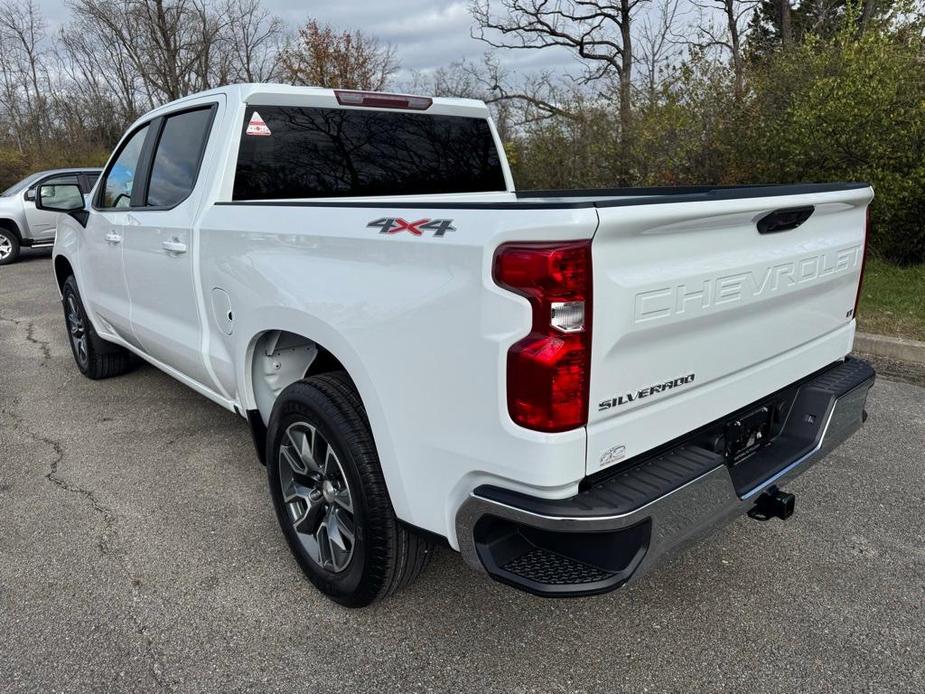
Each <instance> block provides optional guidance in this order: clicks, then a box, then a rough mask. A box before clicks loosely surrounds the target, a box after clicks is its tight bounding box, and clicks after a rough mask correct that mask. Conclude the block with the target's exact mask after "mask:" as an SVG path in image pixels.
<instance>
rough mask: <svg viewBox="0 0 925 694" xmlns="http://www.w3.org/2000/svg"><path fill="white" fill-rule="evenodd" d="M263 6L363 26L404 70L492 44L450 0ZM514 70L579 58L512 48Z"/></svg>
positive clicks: (61, 11) (278, 1)
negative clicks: (472, 32) (394, 55)
mask: <svg viewBox="0 0 925 694" xmlns="http://www.w3.org/2000/svg"><path fill="white" fill-rule="evenodd" d="M37 2H38V5H39V6H40V7H41V8H42V10H43V12H44V13H45V16H46V17H47V18H48V20H49V24H50V25H51V26H52V27H55V26H58V25H60V24H61V23H63V22H65V21H67V17H68V10H67V8H66V7H65V6H64V3H63V2H61V0H37ZM263 4H264V6H265V7H267V8H268V9H269V10H271V11H272V12H274V13H276V14H278V15H279V16H280V17H282V18H283V19H284V20H285V21H286V22H288V23H289V24H290V25H291V26H298V25H301V24H304V23H305V22H306V21H307V20H308V19H310V18H314V19H317V20H318V21H320V22H323V23H327V24H332V25H334V26H335V27H337V28H341V29H360V30H362V31H363V32H364V33H368V34H370V35H373V36H376V37H378V38H379V39H381V40H383V41H386V42H388V43H391V44H392V45H394V46H395V48H396V50H397V53H398V58H399V61H400V62H401V69H402V73H401V74H400V75H399V77H400V78H401V77H406V76H407V75H408V74H409V72H410V71H412V70H419V71H423V72H426V71H428V70H432V69H434V68H437V67H440V66H441V65H446V64H448V63H452V62H454V61H457V60H461V59H463V58H469V59H472V60H479V59H480V58H481V56H482V55H483V53H484V52H485V49H486V48H487V45H486V44H484V43H482V42H481V41H478V40H477V39H473V38H471V37H470V35H469V32H470V30H471V28H472V25H473V22H472V17H471V16H470V15H469V12H468V11H467V5H468V3H467V2H465V1H463V2H452V1H450V0H335V1H334V2H330V1H329V2H324V1H323V0H303V1H302V2H292V1H290V2H286V0H264V1H263ZM503 60H504V65H505V67H506V68H507V71H508V72H512V71H517V70H524V71H533V70H538V69H544V70H545V69H550V70H553V71H565V70H567V69H569V67H574V65H575V61H574V59H573V58H572V57H571V56H570V55H569V54H568V53H567V52H565V51H564V50H559V49H546V50H543V51H506V52H505V54H504V56H503Z"/></svg>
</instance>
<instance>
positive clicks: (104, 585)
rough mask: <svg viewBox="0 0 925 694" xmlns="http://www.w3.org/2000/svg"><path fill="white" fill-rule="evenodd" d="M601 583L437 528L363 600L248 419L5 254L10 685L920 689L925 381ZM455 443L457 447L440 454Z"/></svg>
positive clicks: (2, 512) (878, 403)
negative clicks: (337, 594) (613, 588)
mask: <svg viewBox="0 0 925 694" xmlns="http://www.w3.org/2000/svg"><path fill="white" fill-rule="evenodd" d="M868 409H869V412H870V419H869V420H868V422H867V425H866V427H865V428H864V429H863V430H862V432H861V433H859V434H858V435H856V436H855V437H854V438H853V439H852V440H851V441H849V442H848V443H847V444H846V445H844V446H843V447H842V448H840V449H839V450H837V451H836V452H835V453H834V454H833V455H831V456H830V457H829V458H828V459H827V460H826V461H824V462H823V463H820V464H819V465H818V466H816V467H815V468H814V469H813V470H812V471H810V472H809V473H808V474H807V475H805V476H803V477H802V478H800V479H799V480H797V481H796V482H795V483H793V484H792V485H790V486H789V487H788V491H791V492H793V493H795V494H796V495H797V505H796V514H795V515H794V517H793V518H791V519H790V520H789V521H787V522H786V523H782V522H780V521H770V522H767V523H758V522H755V521H752V520H748V519H745V518H743V519H740V520H738V521H736V522H735V523H733V524H732V525H730V526H728V527H727V528H725V529H724V530H721V531H720V532H718V533H717V534H715V535H714V536H712V537H711V538H710V539H708V540H706V541H705V542H703V543H701V544H699V545H697V546H696V547H694V548H692V549H690V550H688V551H687V552H686V553H685V554H683V555H681V556H679V557H678V558H676V559H674V560H673V561H672V562H670V563H668V564H666V565H664V566H663V567H661V568H660V569H658V570H656V571H655V572H653V573H651V574H650V575H649V576H648V577H646V578H645V579H644V580H643V581H641V582H640V583H639V584H637V585H634V586H632V587H630V588H627V589H625V590H621V591H617V592H615V593H611V594H608V595H604V596H600V597H595V598H586V599H579V600H565V601H561V600H560V601H553V600H544V599H541V598H535V597H532V596H529V595H525V594H522V593H518V592H515V591H513V590H511V589H509V588H506V587H504V586H501V585H499V584H496V583H493V582H491V581H489V580H487V579H484V578H482V577H480V576H479V575H477V574H475V573H473V572H471V571H470V570H469V569H467V568H466V567H465V566H464V565H463V563H462V561H461V559H460V558H459V557H458V555H456V554H455V553H454V552H452V551H450V550H440V551H439V553H438V556H437V557H436V560H435V561H434V563H433V564H432V565H431V567H430V568H429V569H428V571H427V572H425V574H424V575H423V577H422V578H421V579H420V580H419V581H418V582H417V583H416V584H414V585H413V586H412V587H411V588H410V589H409V590H407V591H405V592H403V593H400V594H399V595H398V596H396V597H395V598H393V599H391V600H388V601H386V602H384V603H380V604H377V605H374V606H373V607H371V608H367V609H364V610H359V611H350V610H347V609H344V608H341V607H339V606H337V605H335V604H334V603H331V602H329V601H328V600H326V599H325V598H324V597H322V596H321V595H320V594H319V593H318V592H316V591H315V590H314V589H313V588H312V586H311V585H310V584H309V583H307V582H306V581H305V580H303V578H302V575H301V573H300V572H299V570H298V568H297V567H296V564H295V562H294V561H293V560H292V559H291V558H290V555H289V551H288V549H287V548H286V545H285V542H284V540H283V537H282V535H281V533H280V532H279V530H278V528H277V524H276V519H275V517H274V515H273V511H272V508H271V505H270V501H269V497H268V494H267V490H266V479H265V473H264V469H263V468H262V467H261V466H260V465H259V464H258V463H257V461H256V458H255V456H254V452H253V449H252V446H251V442H250V436H249V433H248V430H247V427H246V424H245V422H244V420H242V419H240V418H238V417H236V416H235V415H233V414H231V413H229V412H226V411H225V410H223V409H221V408H220V407H218V406H217V405H214V404H212V403H210V402H209V401H207V400H205V399H204V398H202V397H200V396H199V395H197V394H196V393H194V392H193V391H191V390H188V389H187V388H185V387H184V386H182V385H180V384H179V383H177V382H175V381H173V380H172V379H170V378H169V377H168V376H166V375H164V374H162V373H160V372H159V371H157V370H156V369H154V368H152V367H150V366H140V367H139V368H137V369H136V370H135V371H133V372H132V373H130V374H128V375H126V376H123V377H120V378H116V379H112V380H108V381H99V382H93V381H90V380H88V379H86V378H84V377H83V376H81V375H80V374H79V373H78V372H77V369H76V367H75V366H74V365H73V360H72V357H71V353H70V349H69V347H68V343H67V339H66V335H65V331H64V321H63V318H62V312H61V307H60V304H59V302H58V300H57V295H56V291H55V288H54V285H53V279H52V271H51V262H50V260H49V258H48V254H47V252H46V253H44V254H42V253H34V252H33V253H29V254H28V255H27V257H25V258H24V259H23V261H22V262H20V263H18V264H16V265H11V266H8V267H2V268H0V691H3V692H20V691H91V690H92V691H144V692H150V691H155V692H156V691H165V692H174V691H176V692H194V691H226V692H237V691H246V690H247V691H251V690H256V691H287V692H294V691H306V692H353V691H358V692H367V691H368V692H406V691H408V692H418V691H421V692H423V691H466V692H481V691H503V692H572V691H575V692H585V691H587V692H591V691H594V692H615V691H632V692H641V691H685V692H702V691H750V692H753V691H754V692H761V691H784V690H787V691H807V692H808V691H813V692H815V691H832V692H844V691H890V692H921V691H923V689H925V512H923V509H925V389H923V388H921V387H919V386H916V385H911V384H905V383H899V382H893V381H889V380H886V379H883V378H881V379H880V380H879V381H878V383H877V385H876V386H875V388H874V390H873V391H872V392H871V398H870V400H869V402H868ZM435 464H439V461H435Z"/></svg>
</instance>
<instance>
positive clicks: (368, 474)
mask: <svg viewBox="0 0 925 694" xmlns="http://www.w3.org/2000/svg"><path fill="white" fill-rule="evenodd" d="M267 476H268V480H269V485H270V495H271V497H272V499H273V506H274V507H275V509H276V516H277V519H278V520H279V524H280V527H281V528H282V531H283V535H284V536H285V537H286V541H287V542H288V544H289V548H290V549H291V550H292V553H293V555H295V558H296V561H297V562H298V564H299V566H300V567H301V569H302V571H303V572H304V573H305V576H306V577H307V578H308V579H309V580H310V581H311V582H312V583H313V584H314V585H315V586H316V587H317V588H318V589H319V590H321V591H322V592H323V593H325V595H327V596H329V597H330V598H332V599H333V600H335V601H336V602H338V603H340V604H342V605H346V606H348V607H362V606H364V605H368V604H369V603H371V602H373V601H374V600H376V599H378V598H383V597H386V596H388V595H391V594H392V593H394V592H396V591H397V590H399V589H400V588H402V587H404V586H405V585H407V584H409V583H410V582H411V581H413V580H414V579H415V578H416V577H417V576H418V575H419V574H420V573H421V571H422V570H423V569H424V567H425V566H426V565H427V563H428V562H429V560H430V557H431V555H432V552H433V546H432V544H431V543H430V542H429V541H428V540H426V539H425V538H423V537H421V536H419V535H417V534H415V533H413V532H411V531H410V530H408V529H407V528H405V527H404V526H403V525H401V524H400V523H399V522H398V518H396V516H395V512H394V510H393V509H392V503H391V501H390V500H389V495H388V491H387V489H386V486H385V479H384V478H383V476H382V469H381V467H380V465H379V456H378V455H377V453H376V446H375V443H374V442H373V437H372V432H371V431H370V428H369V422H368V420H367V417H366V410H365V409H364V407H363V404H362V402H361V401H360V397H359V395H358V394H357V392H356V389H355V388H354V387H353V383H352V382H351V381H350V379H349V377H348V376H347V374H345V373H343V372H333V373H327V374H322V375H319V376H313V377H311V378H308V379H305V380H304V381H298V382H296V383H293V384H292V385H290V386H289V387H287V388H286V389H285V390H284V391H283V392H282V393H281V394H280V396H279V397H278V398H277V401H276V404H275V405H274V406H273V413H272V415H271V416H270V426H269V429H268V433H267Z"/></svg>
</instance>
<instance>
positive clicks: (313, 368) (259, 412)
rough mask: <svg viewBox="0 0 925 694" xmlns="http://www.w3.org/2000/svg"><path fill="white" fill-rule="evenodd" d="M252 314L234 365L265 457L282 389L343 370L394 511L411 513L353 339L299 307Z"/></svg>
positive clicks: (380, 408)
mask: <svg viewBox="0 0 925 694" xmlns="http://www.w3.org/2000/svg"><path fill="white" fill-rule="evenodd" d="M248 314H249V317H254V318H258V317H259V318H258V320H248V321H246V322H247V327H246V329H245V327H244V325H242V326H240V327H241V330H240V333H239V335H240V337H239V338H238V339H239V340H240V342H238V343H237V354H238V355H239V356H238V357H237V358H236V359H235V363H236V367H235V370H236V373H237V382H238V386H237V390H238V393H239V398H240V403H241V406H242V407H243V408H244V410H245V412H244V413H243V414H244V415H245V416H246V417H247V420H248V423H249V424H250V429H251V434H252V436H253V438H254V444H255V446H256V447H257V449H258V455H259V457H260V459H261V462H263V459H264V457H265V452H266V451H265V449H266V427H267V424H268V423H269V419H270V413H271V411H272V409H273V404H274V403H275V402H276V398H277V397H278V396H279V393H280V392H282V390H283V388H285V387H286V386H288V385H289V384H290V383H293V382H295V381H297V380H300V379H303V378H305V377H307V376H313V375H315V374H320V373H324V372H326V371H332V370H342V371H344V372H345V373H346V374H347V375H348V376H349V378H350V380H351V382H352V383H353V385H354V387H355V388H356V391H357V393H358V394H359V396H360V402H361V403H362V404H363V407H364V409H365V410H366V416H367V419H368V421H369V425H370V429H371V431H372V434H373V440H374V441H375V444H376V450H377V452H378V454H379V461H380V464H381V466H382V472H383V476H384V477H385V481H386V486H387V488H388V490H389V496H390V498H391V501H392V505H393V507H394V509H395V512H396V514H397V515H398V517H399V518H409V517H410V508H409V506H408V503H409V501H408V499H407V495H406V494H405V486H404V483H403V479H402V474H401V469H400V466H399V464H398V460H397V456H396V448H395V442H394V441H393V439H392V433H391V431H390V429H389V426H388V418H387V417H386V412H385V407H384V403H383V402H382V399H381V397H380V393H379V392H378V390H377V388H376V385H375V380H374V379H373V378H372V374H371V373H370V372H369V370H368V369H367V367H366V365H365V362H364V360H363V359H362V357H361V355H360V354H359V353H358V352H357V351H356V350H355V349H354V347H353V346H352V344H351V342H350V340H349V339H348V338H347V337H346V336H344V335H342V334H341V332H340V331H338V330H337V329H336V328H335V327H334V326H332V325H330V324H329V323H328V322H326V321H323V320H320V319H319V318H317V317H314V316H310V315H307V314H306V313H305V312H303V311H300V310H295V309H291V308H288V307H286V308H284V307H279V306H269V307H265V308H264V309H262V310H256V309H255V310H253V311H248ZM258 321H259V322H258ZM282 326H285V328H283V327H282ZM245 336H248V337H245ZM268 348H270V349H269V350H268ZM268 351H269V354H268V353H267V352H268ZM277 353H278V354H277ZM274 354H277V356H276V360H277V361H279V362H280V366H279V368H276V367H275V365H274V363H273V360H274V356H273V355H274ZM280 357H282V358H280ZM272 374H277V375H275V376H274V375H272ZM268 377H269V378H270V381H269V383H268V382H267V381H266V379H267V378H268Z"/></svg>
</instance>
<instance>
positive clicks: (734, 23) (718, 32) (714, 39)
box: [692, 0, 789, 101]
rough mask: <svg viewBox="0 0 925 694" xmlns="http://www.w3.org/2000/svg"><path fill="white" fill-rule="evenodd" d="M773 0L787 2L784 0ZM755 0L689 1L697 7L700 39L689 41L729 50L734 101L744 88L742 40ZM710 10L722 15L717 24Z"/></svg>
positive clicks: (738, 97)
mask: <svg viewBox="0 0 925 694" xmlns="http://www.w3.org/2000/svg"><path fill="white" fill-rule="evenodd" d="M776 1H777V2H782V3H784V4H786V3H787V0H776ZM758 2H759V0H692V4H693V5H694V6H695V7H697V8H699V9H700V11H701V14H700V19H701V21H700V25H699V27H698V31H699V33H700V39H699V40H698V41H694V42H692V43H694V44H695V45H697V46H699V47H700V48H719V49H721V50H725V51H728V52H729V59H730V61H731V63H732V73H733V96H734V98H735V99H736V100H737V101H738V100H739V99H741V98H742V94H743V93H744V91H745V58H744V56H743V43H744V39H745V34H746V33H747V32H748V20H749V19H750V17H751V15H752V13H753V12H754V11H755V8H756V7H757V5H758ZM788 7H789V5H788ZM713 12H719V13H721V15H722V21H721V23H720V26H719V27H717V26H715V25H714V23H713V21H712V19H710V18H709V17H708V14H709V13H713ZM788 17H789V15H788Z"/></svg>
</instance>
